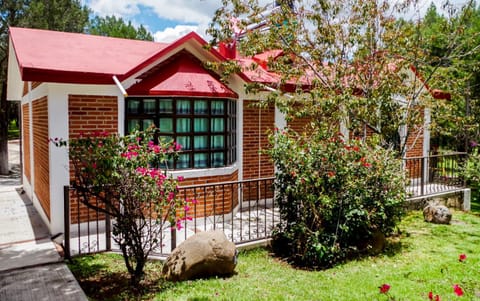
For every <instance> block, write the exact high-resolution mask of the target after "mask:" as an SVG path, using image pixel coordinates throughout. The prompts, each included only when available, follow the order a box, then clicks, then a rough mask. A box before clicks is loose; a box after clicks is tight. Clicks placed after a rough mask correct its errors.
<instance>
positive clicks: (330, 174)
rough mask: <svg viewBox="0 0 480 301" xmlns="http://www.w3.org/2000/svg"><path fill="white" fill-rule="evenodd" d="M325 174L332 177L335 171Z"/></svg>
mask: <svg viewBox="0 0 480 301" xmlns="http://www.w3.org/2000/svg"><path fill="white" fill-rule="evenodd" d="M327 175H328V177H329V178H333V177H334V176H335V172H334V171H329V172H328V173H327Z"/></svg>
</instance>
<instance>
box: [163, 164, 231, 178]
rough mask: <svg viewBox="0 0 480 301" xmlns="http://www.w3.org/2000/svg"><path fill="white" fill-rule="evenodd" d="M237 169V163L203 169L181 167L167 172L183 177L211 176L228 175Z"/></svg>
mask: <svg viewBox="0 0 480 301" xmlns="http://www.w3.org/2000/svg"><path fill="white" fill-rule="evenodd" d="M237 170H238V166H237V163H234V164H233V165H230V166H226V167H219V168H204V169H182V170H175V171H170V172H168V175H172V176H173V177H174V178H176V177H179V176H182V177H184V178H185V179H190V178H201V177H212V176H228V175H231V174H233V173H234V172H235V171H237Z"/></svg>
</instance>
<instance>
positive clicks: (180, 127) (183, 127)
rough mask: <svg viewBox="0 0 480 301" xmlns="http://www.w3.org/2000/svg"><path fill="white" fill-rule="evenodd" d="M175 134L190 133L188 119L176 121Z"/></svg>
mask: <svg viewBox="0 0 480 301" xmlns="http://www.w3.org/2000/svg"><path fill="white" fill-rule="evenodd" d="M177 133H190V118H178V119H177Z"/></svg>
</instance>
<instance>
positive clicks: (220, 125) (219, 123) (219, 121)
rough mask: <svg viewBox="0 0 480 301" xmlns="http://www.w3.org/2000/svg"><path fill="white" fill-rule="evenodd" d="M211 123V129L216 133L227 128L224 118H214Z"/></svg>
mask: <svg viewBox="0 0 480 301" xmlns="http://www.w3.org/2000/svg"><path fill="white" fill-rule="evenodd" d="M211 124H212V125H211V129H212V132H214V133H218V132H223V131H224V130H225V124H224V120H223V118H212V120H211Z"/></svg>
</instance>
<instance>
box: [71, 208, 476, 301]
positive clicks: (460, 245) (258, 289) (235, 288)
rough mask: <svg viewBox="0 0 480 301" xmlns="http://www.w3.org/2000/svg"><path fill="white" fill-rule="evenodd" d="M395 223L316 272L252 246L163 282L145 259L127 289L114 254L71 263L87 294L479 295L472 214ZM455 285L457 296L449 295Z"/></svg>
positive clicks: (213, 296) (198, 297)
mask: <svg viewBox="0 0 480 301" xmlns="http://www.w3.org/2000/svg"><path fill="white" fill-rule="evenodd" d="M399 229H400V233H401V234H400V235H398V236H397V237H394V238H392V239H391V240H390V243H389V246H388V249H387V252H386V253H385V254H382V255H379V256H371V257H366V258H363V259H360V260H356V261H351V262H347V263H345V264H342V265H339V266H337V267H334V268H332V269H328V270H323V271H305V270H299V269H295V268H293V267H291V266H290V265H288V264H287V263H285V262H283V261H282V260H280V259H278V258H274V257H272V256H271V255H270V254H269V252H268V250H266V249H254V250H250V251H242V252H241V253H240V255H239V261H238V262H239V263H238V266H237V268H236V272H237V273H236V274H235V275H233V276H232V277H229V278H212V279H207V280H195V281H186V282H180V283H169V282H164V281H163V280H161V275H160V272H159V271H160V270H161V264H160V263H159V262H152V263H150V264H149V265H148V267H147V272H148V277H147V279H146V280H145V283H144V284H145V286H146V288H145V289H144V290H143V291H137V292H131V291H129V290H128V289H127V287H128V285H127V279H126V273H125V269H124V267H123V261H122V259H121V257H120V256H118V255H115V254H100V255H95V256H85V257H81V258H76V259H75V260H74V264H71V265H70V268H71V270H72V271H73V272H74V274H75V275H76V277H77V279H78V280H79V282H80V284H81V286H82V287H83V289H84V290H85V292H86V293H87V295H88V296H89V297H90V298H91V299H92V300H429V299H428V293H429V292H430V291H432V292H433V294H434V295H436V294H438V295H440V297H441V300H457V299H458V300H480V281H479V279H480V254H479V253H480V252H479V249H480V248H479V246H480V216H479V215H478V214H469V213H463V212H459V211H456V212H454V213H453V220H452V224H451V225H434V224H428V223H425V222H424V221H423V217H422V215H421V213H420V212H411V213H410V214H409V215H408V216H407V217H406V218H405V219H404V220H403V221H402V223H401V224H400V226H399ZM460 254H465V255H466V260H465V261H463V262H461V261H459V255H460ZM384 283H386V284H388V285H390V286H391V288H390V291H389V295H385V294H380V293H379V286H381V285H382V284H384ZM455 284H458V285H459V286H460V287H461V288H462V289H463V291H464V295H463V297H458V296H456V295H455V293H454V290H453V285H455ZM389 297H392V298H394V299H389Z"/></svg>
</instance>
